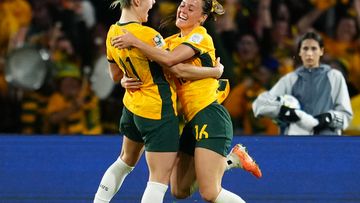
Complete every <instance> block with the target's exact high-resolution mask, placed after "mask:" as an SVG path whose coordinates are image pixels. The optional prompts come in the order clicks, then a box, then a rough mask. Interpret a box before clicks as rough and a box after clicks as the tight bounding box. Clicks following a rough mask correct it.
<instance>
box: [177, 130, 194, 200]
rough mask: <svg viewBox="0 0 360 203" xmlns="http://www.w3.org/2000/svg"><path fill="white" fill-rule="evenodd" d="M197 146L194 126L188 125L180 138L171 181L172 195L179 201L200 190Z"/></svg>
mask: <svg viewBox="0 0 360 203" xmlns="http://www.w3.org/2000/svg"><path fill="white" fill-rule="evenodd" d="M195 144H196V140H195V136H194V135H193V133H192V126H191V125H190V124H189V123H187V124H186V125H185V126H184V128H183V132H182V134H181V137H180V143H179V152H178V154H177V157H176V161H175V165H174V167H173V170H172V172H171V179H170V184H171V194H172V195H173V196H174V197H175V198H177V199H185V198H187V197H189V196H190V195H191V194H192V193H193V192H194V191H196V190H197V189H198V188H197V183H196V176H195V162H194V150H195Z"/></svg>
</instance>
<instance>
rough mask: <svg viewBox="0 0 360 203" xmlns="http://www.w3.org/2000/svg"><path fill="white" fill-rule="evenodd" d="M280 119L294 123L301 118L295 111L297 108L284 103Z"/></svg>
mask: <svg viewBox="0 0 360 203" xmlns="http://www.w3.org/2000/svg"><path fill="white" fill-rule="evenodd" d="M279 119H280V120H281V121H284V122H287V123H293V122H296V121H299V120H300V118H299V116H298V115H297V114H296V112H295V109H293V108H289V107H287V106H284V105H282V106H281V107H280V112H279Z"/></svg>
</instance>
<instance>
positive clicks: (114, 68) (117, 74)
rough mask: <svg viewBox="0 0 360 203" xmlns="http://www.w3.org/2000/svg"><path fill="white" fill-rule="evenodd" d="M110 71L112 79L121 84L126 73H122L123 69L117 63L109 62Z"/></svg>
mask: <svg viewBox="0 0 360 203" xmlns="http://www.w3.org/2000/svg"><path fill="white" fill-rule="evenodd" d="M108 69H109V75H110V78H111V79H112V80H113V81H114V82H119V81H120V80H121V78H122V77H123V75H124V73H123V72H122V71H121V69H120V68H119V66H118V65H117V64H116V63H111V62H109V66H108Z"/></svg>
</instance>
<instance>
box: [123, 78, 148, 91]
mask: <svg viewBox="0 0 360 203" xmlns="http://www.w3.org/2000/svg"><path fill="white" fill-rule="evenodd" d="M120 83H121V86H122V87H123V88H125V89H127V90H128V91H131V92H133V91H136V90H139V89H140V88H141V85H142V84H143V83H142V82H141V81H139V79H137V78H128V77H126V76H125V75H124V77H123V78H121V81H120Z"/></svg>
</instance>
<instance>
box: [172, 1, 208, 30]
mask: <svg viewBox="0 0 360 203" xmlns="http://www.w3.org/2000/svg"><path fill="white" fill-rule="evenodd" d="M202 6H203V1H202V0H183V1H182V2H181V3H180V5H179V7H178V9H177V13H176V26H177V27H178V28H179V29H180V30H181V32H182V34H188V33H189V32H191V30H192V29H194V28H195V27H197V26H199V25H201V23H203V22H204V21H205V19H206V15H204V14H203V9H202Z"/></svg>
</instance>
